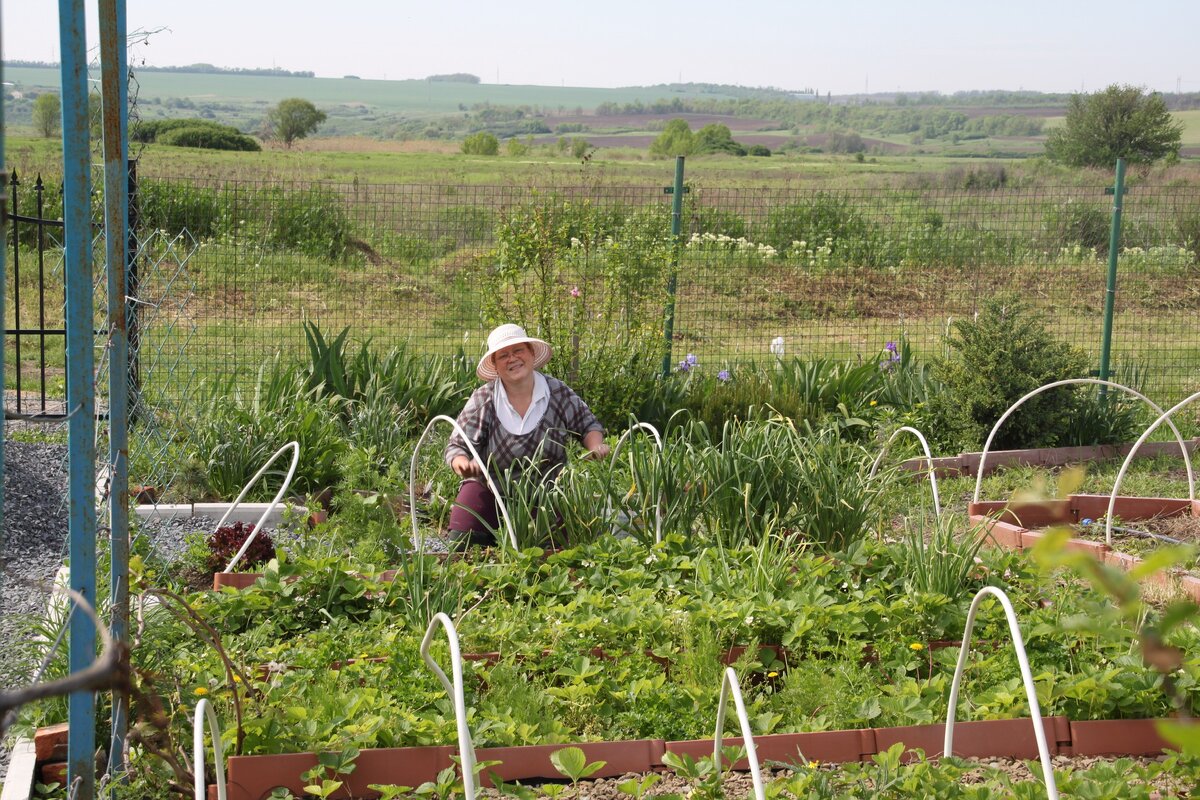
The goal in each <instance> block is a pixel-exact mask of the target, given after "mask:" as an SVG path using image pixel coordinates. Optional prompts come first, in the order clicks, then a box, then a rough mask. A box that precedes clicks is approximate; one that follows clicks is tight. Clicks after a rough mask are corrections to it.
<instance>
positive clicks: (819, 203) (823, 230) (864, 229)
mask: <svg viewBox="0 0 1200 800" xmlns="http://www.w3.org/2000/svg"><path fill="white" fill-rule="evenodd" d="M874 238H875V231H874V230H873V226H872V225H871V224H870V223H869V222H868V221H867V219H866V218H865V217H863V215H862V212H861V211H859V210H858V209H857V208H855V207H854V205H853V204H852V203H851V202H850V201H849V200H848V199H847V198H845V197H841V196H839V195H836V194H830V193H828V192H818V193H817V194H815V195H813V196H812V197H811V198H808V199H806V200H804V201H801V202H799V203H791V204H789V205H786V206H782V207H780V208H775V209H772V210H771V212H770V213H769V214H768V215H767V221H766V226H765V229H764V230H763V232H762V234H761V235H760V236H759V237H758V239H759V241H763V242H766V243H767V244H769V245H771V246H772V247H774V248H775V249H776V250H778V251H779V252H781V253H782V252H784V251H786V250H788V249H789V248H791V247H792V243H793V242H805V243H806V245H807V247H808V248H810V249H811V248H814V247H819V246H821V245H824V244H825V243H826V242H827V241H829V240H832V241H831V242H829V244H830V247H831V250H832V251H833V252H834V253H837V254H839V255H845V256H849V257H856V256H857V257H859V258H862V257H863V256H865V255H866V254H867V253H868V252H869V250H870V248H871V247H872V246H873V244H874V241H873V240H874ZM869 260H870V259H867V261H869ZM864 263H866V262H864Z"/></svg>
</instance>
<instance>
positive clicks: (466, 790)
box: [222, 611, 475, 800]
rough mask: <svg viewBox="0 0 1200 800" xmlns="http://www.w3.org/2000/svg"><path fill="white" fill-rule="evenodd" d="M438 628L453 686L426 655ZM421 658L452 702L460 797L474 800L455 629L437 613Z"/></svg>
mask: <svg viewBox="0 0 1200 800" xmlns="http://www.w3.org/2000/svg"><path fill="white" fill-rule="evenodd" d="M439 624H440V625H441V626H442V628H443V629H445V631H446V639H447V640H448V641H449V642H450V671H451V674H452V675H453V676H454V681H453V683H451V681H450V680H449V679H448V678H446V673H445V672H443V671H442V668H441V667H439V666H438V665H437V662H436V661H434V660H433V657H432V656H430V655H429V643H430V642H432V641H433V633H434V631H436V630H437V626H438V625H439ZM421 658H422V659H424V661H425V665H426V666H428V667H429V668H430V669H431V670H433V673H434V674H435V675H437V677H438V680H439V681H441V683H442V687H443V688H445V690H446V694H448V695H450V697H451V698H452V699H453V700H454V719H455V722H456V723H457V724H458V755H459V760H460V761H461V762H462V777H463V795H464V796H465V797H466V800H475V745H474V744H472V743H471V731H470V729H469V728H468V727H467V704H466V701H465V700H464V699H463V676H462V655H461V653H460V652H459V649H458V631H456V630H455V629H454V623H453V622H451V621H450V618H449V617H448V616H446V615H445V614H443V613H442V612H440V611H439V612H438V613H436V614H434V615H433V619H431V620H430V621H429V627H428V628H426V630H425V638H424V639H422V640H421ZM222 800H223V799H222Z"/></svg>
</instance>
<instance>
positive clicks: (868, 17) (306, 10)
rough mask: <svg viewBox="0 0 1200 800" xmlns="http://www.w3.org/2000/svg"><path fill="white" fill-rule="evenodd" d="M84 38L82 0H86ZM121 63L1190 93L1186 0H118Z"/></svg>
mask: <svg viewBox="0 0 1200 800" xmlns="http://www.w3.org/2000/svg"><path fill="white" fill-rule="evenodd" d="M85 5H86V7H87V20H88V30H89V33H88V41H89V44H91V45H95V42H96V36H95V31H96V28H97V19H98V17H97V14H98V12H97V10H96V0H86V3H85ZM126 7H127V20H128V22H127V24H128V28H129V30H130V31H131V32H133V31H139V30H141V31H153V33H151V34H150V35H149V36H148V37H147V39H146V41H144V42H140V43H137V44H135V45H133V47H132V50H131V61H132V63H133V64H134V66H137V65H138V64H140V63H143V62H144V63H145V64H147V65H151V66H179V65H186V64H192V63H197V62H204V63H209V64H215V65H217V66H220V67H247V68H253V67H281V68H283V69H289V70H311V71H313V72H315V73H316V74H317V76H318V77H341V76H343V75H357V76H359V77H361V78H368V79H390V80H398V79H406V78H424V77H426V76H428V75H434V74H442V73H450V72H468V73H472V74H474V75H477V76H479V77H480V78H481V79H482V81H483V82H484V83H507V84H535V85H541V86H597V87H619V86H643V85H651V84H657V83H670V82H674V81H684V82H696V83H725V84H738V85H742V86H775V87H779V88H783V89H793V90H801V89H815V90H816V91H818V92H820V93H821V94H824V93H826V92H832V93H833V94H835V95H836V94H853V93H859V92H893V91H905V92H915V91H941V92H947V93H948V92H955V91H960V90H973V89H979V90H985V89H1008V90H1016V89H1029V90H1036V91H1045V92H1078V91H1086V92H1090V91H1095V90H1097V89H1101V88H1103V87H1105V86H1107V85H1109V84H1111V83H1125V84H1131V85H1135V86H1144V87H1146V88H1149V89H1153V90H1158V91H1164V92H1173V91H1176V89H1177V88H1178V89H1180V90H1182V91H1185V92H1187V91H1192V92H1194V91H1200V49H1198V48H1197V45H1196V32H1197V31H1200V2H1197V0H1142V2H1139V3H1129V2H1122V3H1118V2H1111V1H1110V0H1092V1H1091V2H1079V1H1078V0H1040V1H1039V2H1029V0H1008V1H1007V2H986V3H984V2H979V0H957V2H942V0H937V1H936V2H934V1H932V0H910V2H899V0H887V1H880V0H840V1H839V0H823V1H822V2H819V3H813V2H809V1H808V0H790V2H789V0H760V1H759V2H756V3H755V2H743V3H737V2H729V1H728V0H726V2H722V3H717V2H710V1H709V0H691V1H690V2H686V3H684V2H678V1H677V0H640V1H638V2H634V1H633V0H605V1H604V2H595V3H587V4H585V3H581V2H578V0H556V1H555V2H548V1H547V0H518V2H498V1H497V0H488V1H487V2H478V1H476V0H472V1H471V2H466V1H465V0H422V2H410V0H339V1H338V2H328V0H326V1H325V2H316V0H287V1H285V0H236V1H235V0H126ZM0 24H2V28H0V38H2V41H3V54H4V58H6V59H22V60H34V61H57V60H58V55H59V49H58V3H57V2H56V1H55V0H0Z"/></svg>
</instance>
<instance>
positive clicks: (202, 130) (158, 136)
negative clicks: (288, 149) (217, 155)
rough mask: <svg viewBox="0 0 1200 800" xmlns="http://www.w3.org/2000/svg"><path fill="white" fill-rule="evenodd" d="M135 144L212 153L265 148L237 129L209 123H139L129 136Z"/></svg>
mask: <svg viewBox="0 0 1200 800" xmlns="http://www.w3.org/2000/svg"><path fill="white" fill-rule="evenodd" d="M129 137H130V138H131V139H132V140H133V141H135V142H144V143H149V142H156V143H158V144H167V145H176V146H181V147H205V148H208V149H210V150H243V151H251V152H253V151H259V150H262V146H261V145H260V144H259V143H258V141H257V140H255V139H254V138H252V137H250V136H247V135H245V134H244V133H242V132H241V131H239V130H238V129H237V128H234V127H232V126H230V125H222V124H220V123H218V122H213V121H211V120H207V119H159V120H150V121H146V122H138V123H136V124H135V125H134V126H133V128H132V130H130V132H129Z"/></svg>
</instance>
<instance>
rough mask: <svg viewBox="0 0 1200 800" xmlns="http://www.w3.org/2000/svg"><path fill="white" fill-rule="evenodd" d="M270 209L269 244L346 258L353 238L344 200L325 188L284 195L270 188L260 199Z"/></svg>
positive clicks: (303, 251)
mask: <svg viewBox="0 0 1200 800" xmlns="http://www.w3.org/2000/svg"><path fill="white" fill-rule="evenodd" d="M258 200H259V202H261V203H263V204H264V205H265V207H266V214H267V220H266V223H267V225H266V244H267V245H268V246H270V247H273V248H276V249H280V250H295V251H297V252H300V253H305V254H307V255H311V256H314V257H317V258H325V259H329V260H330V261H338V260H340V259H342V258H345V257H346V255H347V253H348V249H349V247H350V244H351V241H352V238H353V237H352V236H351V229H350V218H349V217H348V216H347V214H346V204H345V202H344V201H343V199H342V198H341V197H340V196H339V195H338V194H336V193H335V192H333V191H331V190H330V189H326V188H324V187H321V186H313V187H310V188H308V189H300V190H297V191H293V192H284V191H283V190H282V189H268V190H266V191H265V192H264V194H263V195H262V196H261V197H259V198H258Z"/></svg>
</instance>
